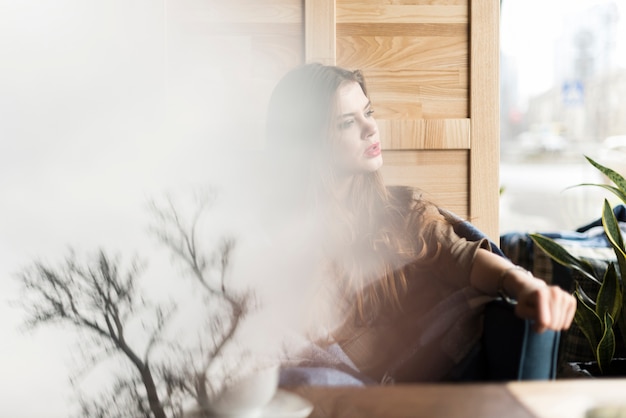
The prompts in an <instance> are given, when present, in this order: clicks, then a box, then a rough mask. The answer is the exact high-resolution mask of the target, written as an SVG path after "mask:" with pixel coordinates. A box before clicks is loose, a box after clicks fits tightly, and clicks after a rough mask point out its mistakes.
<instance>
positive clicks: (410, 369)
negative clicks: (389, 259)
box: [332, 206, 493, 382]
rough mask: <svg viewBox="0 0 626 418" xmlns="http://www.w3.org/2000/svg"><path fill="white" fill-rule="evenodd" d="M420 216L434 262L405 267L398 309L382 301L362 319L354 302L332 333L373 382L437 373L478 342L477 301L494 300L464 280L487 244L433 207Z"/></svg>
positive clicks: (443, 372) (480, 306)
mask: <svg viewBox="0 0 626 418" xmlns="http://www.w3.org/2000/svg"><path fill="white" fill-rule="evenodd" d="M423 216H426V217H433V218H435V220H436V222H429V223H427V227H426V228H425V230H423V231H421V232H420V233H421V234H423V236H424V237H425V238H426V240H427V242H429V245H431V244H432V246H435V245H436V243H439V248H440V250H439V251H438V253H437V255H436V256H435V257H436V258H435V259H434V260H431V261H433V262H429V263H421V264H418V263H414V264H409V265H407V266H406V267H405V273H406V277H407V282H408V289H407V291H406V292H405V293H403V294H402V299H401V309H397V308H394V307H393V306H392V304H391V302H389V303H383V304H382V305H380V306H379V307H378V308H377V312H375V313H374V314H373V315H372V317H373V318H375V319H374V320H373V321H368V323H367V324H365V323H363V321H362V320H359V319H358V318H359V316H358V315H357V312H356V309H355V310H353V311H350V312H349V313H348V315H347V317H346V320H345V321H344V322H343V324H342V325H341V326H340V327H339V328H338V329H336V330H335V331H334V332H333V333H332V336H333V337H334V339H335V341H337V342H338V343H339V345H340V346H341V347H342V349H343V350H344V351H345V352H346V354H347V355H348V356H349V357H350V359H351V360H352V361H353V362H354V363H355V365H356V366H357V367H358V368H359V370H360V371H361V372H362V373H364V374H366V375H368V376H369V377H371V378H373V379H375V380H378V381H390V380H391V381H398V382H403V381H437V380H440V379H442V378H444V377H445V376H446V375H447V374H448V373H449V371H450V370H451V369H452V368H453V366H454V365H455V364H458V363H459V362H460V361H461V360H462V359H463V358H464V357H465V356H466V355H467V353H468V352H469V350H470V349H471V348H472V347H473V345H474V344H475V343H476V342H477V340H478V338H479V337H480V334H481V331H482V313H483V310H484V309H483V308H484V305H485V304H486V303H487V302H488V301H490V300H492V299H493V298H492V297H490V296H486V295H484V294H482V293H480V292H479V291H477V290H476V289H474V288H472V287H471V285H470V280H469V277H470V271H471V266H472V262H473V260H474V257H475V255H476V252H477V250H478V249H479V248H485V249H488V250H489V249H490V244H489V241H488V240H481V241H475V242H473V241H467V240H465V239H464V238H460V237H459V236H458V235H457V234H456V233H455V232H454V230H453V228H452V225H451V224H450V223H449V222H447V221H446V220H445V219H444V218H443V216H442V215H441V214H439V212H438V210H437V208H436V207H435V206H430V207H428V208H427V209H426V210H425V212H424V214H423Z"/></svg>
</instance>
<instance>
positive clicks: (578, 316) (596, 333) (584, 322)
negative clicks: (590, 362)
mask: <svg viewBox="0 0 626 418" xmlns="http://www.w3.org/2000/svg"><path fill="white" fill-rule="evenodd" d="M574 296H576V300H577V304H576V313H575V314H574V322H575V323H576V325H577V326H578V328H580V330H581V331H582V333H583V334H584V335H585V337H586V338H587V341H588V342H589V345H590V346H591V351H593V352H594V353H595V352H596V348H597V347H598V343H599V342H600V340H601V339H602V335H603V334H604V329H603V324H602V320H601V319H600V317H599V316H598V314H597V313H596V311H595V310H594V309H592V308H591V307H590V306H589V305H587V304H586V303H585V301H584V300H583V298H582V297H581V296H580V294H579V293H578V289H576V290H575V291H574Z"/></svg>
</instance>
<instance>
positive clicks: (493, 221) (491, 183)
mask: <svg viewBox="0 0 626 418" xmlns="http://www.w3.org/2000/svg"><path fill="white" fill-rule="evenodd" d="M471 5H472V9H471V27H472V28H474V29H473V30H472V33H471V54H470V55H471V63H470V103H471V109H470V117H471V120H472V127H471V133H470V135H471V136H470V138H471V141H472V144H471V149H472V151H471V160H470V161H471V162H470V168H471V170H470V196H471V199H470V214H471V216H472V218H473V220H474V223H475V225H476V226H477V227H478V228H479V229H481V230H482V231H483V232H484V233H485V234H487V235H488V236H489V237H490V238H491V239H492V240H497V239H498V237H499V205H498V202H499V188H500V186H499V167H500V136H499V133H500V126H499V120H500V118H499V114H500V107H499V105H500V103H499V100H498V97H499V36H498V35H499V21H500V3H499V1H498V0H472V1H471ZM495 242H498V241H495Z"/></svg>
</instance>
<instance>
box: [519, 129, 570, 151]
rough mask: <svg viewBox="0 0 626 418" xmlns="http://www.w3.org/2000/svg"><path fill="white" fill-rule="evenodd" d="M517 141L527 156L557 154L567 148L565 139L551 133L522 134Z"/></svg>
mask: <svg viewBox="0 0 626 418" xmlns="http://www.w3.org/2000/svg"><path fill="white" fill-rule="evenodd" d="M517 139H518V142H519V145H520V148H521V151H522V152H524V153H527V154H542V153H546V152H547V153H559V152H563V151H565V150H566V148H567V139H565V138H564V137H563V136H561V135H557V134H554V133H551V132H523V133H521V134H520V135H519V136H518V137H517Z"/></svg>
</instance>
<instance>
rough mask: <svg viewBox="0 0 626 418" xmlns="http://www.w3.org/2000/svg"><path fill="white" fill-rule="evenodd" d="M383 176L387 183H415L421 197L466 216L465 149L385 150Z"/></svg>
mask: <svg viewBox="0 0 626 418" xmlns="http://www.w3.org/2000/svg"><path fill="white" fill-rule="evenodd" d="M383 158H384V161H385V164H384V165H383V171H382V173H383V176H384V177H385V181H386V183H388V184H402V185H409V186H413V187H417V188H418V189H420V190H422V191H423V192H424V195H423V196H424V197H425V198H426V199H428V200H430V201H432V202H434V203H436V204H438V205H440V206H442V207H444V208H446V209H448V210H451V211H453V212H454V213H456V214H457V215H459V216H461V217H463V218H465V219H467V218H469V217H470V213H469V212H468V206H467V201H468V198H469V196H468V188H467V175H468V171H469V151H468V150H458V151H434V150H433V151H387V152H385V153H384V154H383Z"/></svg>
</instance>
